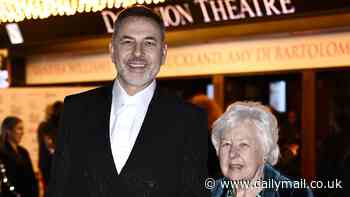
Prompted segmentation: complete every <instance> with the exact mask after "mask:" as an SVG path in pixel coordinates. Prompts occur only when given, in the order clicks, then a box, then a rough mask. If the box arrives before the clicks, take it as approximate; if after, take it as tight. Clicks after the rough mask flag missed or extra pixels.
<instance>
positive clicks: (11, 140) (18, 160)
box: [0, 116, 38, 197]
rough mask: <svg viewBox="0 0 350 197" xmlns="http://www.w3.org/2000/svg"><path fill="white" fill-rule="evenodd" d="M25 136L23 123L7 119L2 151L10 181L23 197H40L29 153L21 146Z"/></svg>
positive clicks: (4, 122) (5, 120) (0, 149)
mask: <svg viewBox="0 0 350 197" xmlns="http://www.w3.org/2000/svg"><path fill="white" fill-rule="evenodd" d="M23 134H24V127H23V121H22V120H21V119H19V118H18V117H14V116H9V117H6V118H5V119H4V120H3V122H2V124H1V136H0V151H1V155H3V156H4V157H5V158H6V159H4V165H5V166H6V169H7V177H8V180H9V181H11V183H12V184H13V185H14V187H15V189H16V192H18V193H19V194H20V196H21V197H38V182H37V180H36V177H35V174H34V170H33V166H32V162H31V160H30V157H29V154H28V151H27V150H26V149H25V148H23V147H22V146H20V145H19V143H20V142H21V140H22V137H23Z"/></svg>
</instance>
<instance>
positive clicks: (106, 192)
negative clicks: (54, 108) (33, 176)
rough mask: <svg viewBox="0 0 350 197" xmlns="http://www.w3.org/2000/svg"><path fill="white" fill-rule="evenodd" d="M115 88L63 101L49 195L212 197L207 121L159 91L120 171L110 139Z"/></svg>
mask: <svg viewBox="0 0 350 197" xmlns="http://www.w3.org/2000/svg"><path fill="white" fill-rule="evenodd" d="M111 102H112V85H108V86H105V87H102V88H97V89H94V90H91V91H88V92H84V93H81V94H77V95H72V96H68V97H66V98H65V110H64V113H63V117H62V118H61V126H60V133H59V134H58V141H57V150H56V153H55V156H54V163H53V167H52V171H51V173H52V176H51V180H50V184H49V188H48V189H49V190H48V196H49V197H69V196H72V197H73V196H74V197H78V196H79V197H80V196H81V197H112V196H113V197H115V196H122V197H147V196H151V197H158V196H159V197H185V196H186V197H195V196H198V197H199V196H201V197H203V196H209V195H210V193H209V192H208V191H206V190H205V188H204V180H205V178H206V176H207V166H206V164H207V152H208V151H207V135H208V131H207V117H206V114H205V112H204V111H202V110H200V109H199V108H195V107H194V106H192V105H190V104H186V103H184V102H183V101H181V100H180V99H178V98H176V97H174V96H172V95H169V94H164V93H162V92H161V91H160V90H159V88H158V87H157V88H156V90H155V93H154V96H153V98H152V100H151V102H150V105H149V108H148V111H147V113H146V117H145V119H144V122H143V124H142V127H141V130H140V132H139V135H138V137H137V139H136V142H135V145H134V147H133V150H132V152H131V153H130V156H129V159H128V161H127V162H126V164H125V166H124V168H123V170H122V171H121V173H120V174H118V173H117V171H116V168H115V165H114V161H113V157H112V152H111V148H110V139H109V119H110V109H111Z"/></svg>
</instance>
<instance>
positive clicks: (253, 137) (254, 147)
mask: <svg viewBox="0 0 350 197" xmlns="http://www.w3.org/2000/svg"><path fill="white" fill-rule="evenodd" d="M257 132H261V131H259V130H257V128H256V127H255V126H254V125H253V124H252V123H249V122H244V123H242V124H241V125H239V126H238V127H236V128H233V129H227V130H226V131H225V132H224V134H223V136H222V139H221V144H220V145H219V153H218V154H219V160H220V167H221V171H222V173H223V175H224V176H225V177H227V178H229V179H230V180H242V179H244V180H251V179H252V178H253V177H254V176H255V175H256V174H257V172H258V170H259V168H260V167H262V166H263V164H264V159H263V157H264V151H263V146H262V144H261V140H259V139H258V137H259V135H258V133H257Z"/></svg>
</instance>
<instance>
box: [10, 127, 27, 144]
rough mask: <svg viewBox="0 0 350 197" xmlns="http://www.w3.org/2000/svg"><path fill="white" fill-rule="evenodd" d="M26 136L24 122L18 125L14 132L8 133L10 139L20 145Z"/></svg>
mask: <svg viewBox="0 0 350 197" xmlns="http://www.w3.org/2000/svg"><path fill="white" fill-rule="evenodd" d="M23 134H24V127H23V122H19V123H17V124H16V125H15V126H14V128H13V130H11V131H10V132H9V133H8V138H9V140H10V141H11V142H12V143H15V144H19V143H20V142H21V140H22V137H23Z"/></svg>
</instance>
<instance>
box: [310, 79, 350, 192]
mask: <svg viewBox="0 0 350 197" xmlns="http://www.w3.org/2000/svg"><path fill="white" fill-rule="evenodd" d="M335 87H337V88H335V89H334V91H335V92H334V93H333V98H332V103H331V109H332V112H331V118H330V119H331V120H330V123H331V130H330V133H329V135H328V136H327V137H326V138H325V140H324V141H323V143H322V144H321V148H320V151H319V161H320V162H318V166H317V167H318V168H317V175H318V177H317V178H318V179H320V180H322V181H324V182H326V181H331V182H335V181H336V180H338V181H341V187H342V188H328V189H318V190H316V192H317V197H349V196H350V102H349V100H350V81H349V76H348V75H344V76H342V77H339V78H338V79H337V80H336V81H335Z"/></svg>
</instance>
